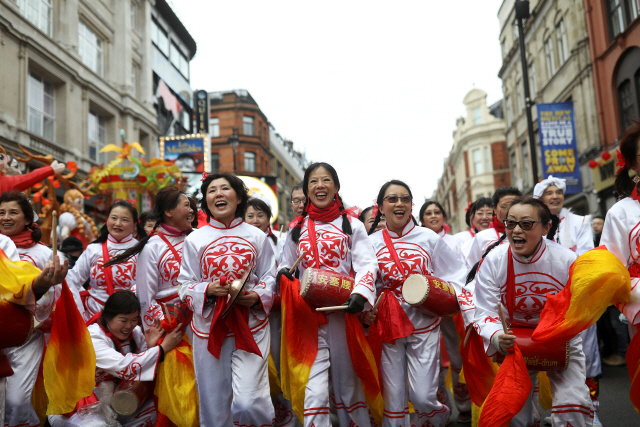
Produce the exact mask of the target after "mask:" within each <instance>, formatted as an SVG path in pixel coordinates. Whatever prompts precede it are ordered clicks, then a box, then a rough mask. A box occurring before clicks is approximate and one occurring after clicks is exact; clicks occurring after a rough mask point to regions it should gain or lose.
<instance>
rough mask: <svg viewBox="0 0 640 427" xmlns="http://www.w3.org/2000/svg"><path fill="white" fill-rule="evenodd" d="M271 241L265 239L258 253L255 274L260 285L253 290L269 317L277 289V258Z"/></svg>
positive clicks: (267, 238)
mask: <svg viewBox="0 0 640 427" xmlns="http://www.w3.org/2000/svg"><path fill="white" fill-rule="evenodd" d="M269 240H270V238H269V237H265V238H264V241H263V243H262V249H261V250H260V252H258V257H257V259H256V268H255V271H254V272H253V274H254V275H256V276H257V277H258V283H257V284H256V285H255V286H254V287H253V289H251V290H252V291H253V292H255V293H257V294H258V297H260V303H261V304H262V309H263V310H264V312H265V313H266V314H267V315H268V314H269V312H270V311H271V306H272V305H273V297H274V293H275V289H276V257H275V254H274V253H273V249H272V247H271V242H270V241H269Z"/></svg>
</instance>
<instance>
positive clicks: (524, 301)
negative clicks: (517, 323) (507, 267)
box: [500, 272, 564, 321]
mask: <svg viewBox="0 0 640 427" xmlns="http://www.w3.org/2000/svg"><path fill="white" fill-rule="evenodd" d="M515 280H516V297H515V300H516V306H515V309H514V317H517V316H516V315H517V314H519V315H521V317H523V318H524V320H526V321H530V320H531V319H534V318H536V317H538V316H539V315H540V313H541V312H542V309H543V308H544V304H545V302H546V301H547V296H546V294H552V295H555V294H557V293H558V292H560V291H561V290H562V288H563V287H564V284H563V283H561V282H560V281H558V280H556V279H555V278H554V277H552V276H550V275H548V274H545V273H536V272H531V273H521V274H516V278H515ZM500 293H501V294H502V304H503V305H505V307H506V304H507V301H506V299H507V292H506V285H504V286H502V289H501V292H500ZM512 320H513V319H512ZM516 320H517V319H516Z"/></svg>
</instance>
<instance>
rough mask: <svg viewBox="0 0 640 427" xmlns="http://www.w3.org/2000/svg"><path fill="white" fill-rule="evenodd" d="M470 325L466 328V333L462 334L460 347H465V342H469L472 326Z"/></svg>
mask: <svg viewBox="0 0 640 427" xmlns="http://www.w3.org/2000/svg"><path fill="white" fill-rule="evenodd" d="M469 326H470V327H469V328H467V334H466V335H465V336H464V343H463V344H462V348H465V347H466V346H467V343H468V342H469V338H471V329H472V328H473V326H471V325H469Z"/></svg>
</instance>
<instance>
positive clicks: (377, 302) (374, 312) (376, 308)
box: [371, 292, 384, 314]
mask: <svg viewBox="0 0 640 427" xmlns="http://www.w3.org/2000/svg"><path fill="white" fill-rule="evenodd" d="M383 296H384V292H380V296H379V297H378V300H377V301H376V303H375V305H374V306H373V308H372V309H371V311H372V312H373V314H376V311H377V310H378V306H379V305H380V303H381V302H382V297H383Z"/></svg>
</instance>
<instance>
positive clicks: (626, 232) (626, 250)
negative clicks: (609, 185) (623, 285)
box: [600, 197, 640, 326]
mask: <svg viewBox="0 0 640 427" xmlns="http://www.w3.org/2000/svg"><path fill="white" fill-rule="evenodd" d="M600 244H601V245H605V246H606V247H607V249H608V250H609V252H611V253H612V254H614V255H615V256H616V257H617V258H618V259H619V260H620V261H621V262H622V264H624V266H625V267H627V268H628V267H630V266H632V265H633V264H634V263H636V264H640V202H638V201H637V200H633V199H632V198H631V197H627V198H625V199H622V200H620V201H619V202H618V203H616V204H615V205H613V206H612V207H611V209H609V212H607V217H606V219H605V221H604V228H603V229H602V236H601V237H600ZM617 307H618V309H619V310H620V311H621V312H622V314H624V315H625V317H626V318H627V319H629V324H630V325H636V326H637V325H638V324H640V315H639V314H640V278H639V277H631V295H630V296H629V301H628V302H627V303H626V304H618V305H617Z"/></svg>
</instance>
